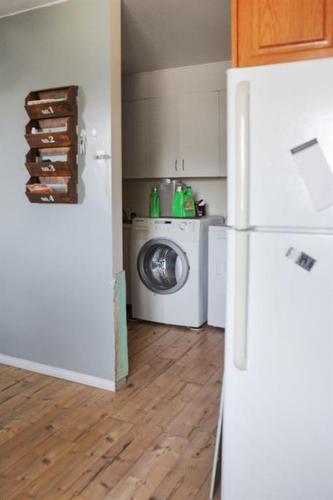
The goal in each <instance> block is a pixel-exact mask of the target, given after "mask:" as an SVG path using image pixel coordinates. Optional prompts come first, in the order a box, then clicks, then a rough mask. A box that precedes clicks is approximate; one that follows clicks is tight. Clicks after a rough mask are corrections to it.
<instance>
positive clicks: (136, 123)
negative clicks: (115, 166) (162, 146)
mask: <svg viewBox="0 0 333 500" xmlns="http://www.w3.org/2000/svg"><path fill="white" fill-rule="evenodd" d="M122 140H123V178H124V179H137V178H143V177H146V176H147V161H146V160H147V158H146V108H145V101H143V100H138V101H128V102H123V139H122Z"/></svg>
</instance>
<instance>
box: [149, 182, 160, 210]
mask: <svg viewBox="0 0 333 500" xmlns="http://www.w3.org/2000/svg"><path fill="white" fill-rule="evenodd" d="M149 215H150V217H160V216H161V202H160V195H159V192H158V189H157V186H154V187H152V188H151V193H150V204H149Z"/></svg>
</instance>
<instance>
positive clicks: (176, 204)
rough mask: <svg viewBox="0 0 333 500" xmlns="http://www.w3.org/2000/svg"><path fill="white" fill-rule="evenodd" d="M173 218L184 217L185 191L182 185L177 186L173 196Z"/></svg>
mask: <svg viewBox="0 0 333 500" xmlns="http://www.w3.org/2000/svg"><path fill="white" fill-rule="evenodd" d="M172 216H173V217H184V191H183V186H182V185H181V184H177V186H176V191H175V193H174V195H173V203H172Z"/></svg>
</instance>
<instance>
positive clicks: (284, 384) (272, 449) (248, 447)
mask: <svg viewBox="0 0 333 500" xmlns="http://www.w3.org/2000/svg"><path fill="white" fill-rule="evenodd" d="M243 238H245V239H246V238H247V240H248V242H247V243H246V242H245V243H244V241H242V239H243ZM239 245H241V246H242V248H245V249H246V248H247V253H248V257H247V264H246V266H245V269H247V271H246V273H247V276H246V279H247V281H248V289H247V294H246V295H247V297H246V301H245V305H246V323H245V330H244V331H242V329H240V330H238V331H236V330H235V327H234V325H235V317H237V314H238V308H239V307H240V309H242V308H243V304H242V303H239V297H238V293H237V288H238V284H237V281H238V280H239V279H240V277H239V276H238V277H237V274H235V268H236V267H237V262H236V260H237V258H238V259H239V257H237V255H238V256H239V255H241V257H242V258H243V252H242V251H241V252H239V251H238V249H237V246H239ZM228 256H229V257H228V297H227V300H228V302H227V328H226V351H225V378H224V385H225V387H224V389H225V395H224V420H223V460H222V462H223V463H222V499H223V500H296V499H302V500H331V499H332V498H333V474H332V467H333V257H332V256H333V236H328V235H327V236H318V235H305V234H293V233H255V232H253V233H246V232H242V233H241V236H239V234H238V235H237V234H236V232H235V231H229V232H228ZM235 256H236V257H235ZM241 260H242V259H241ZM242 279H244V277H243V278H242ZM241 301H242V299H241ZM235 337H236V338H235ZM239 343H240V346H242V345H246V349H245V350H243V351H242V350H241V351H240V352H243V353H245V358H246V359H245V363H244V364H241V365H239V361H240V359H239V356H238V355H235V354H236V353H235V349H237V348H238V349H239ZM237 346H238V347H237ZM241 361H242V358H241ZM243 361H244V360H243Z"/></svg>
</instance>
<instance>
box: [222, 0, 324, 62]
mask: <svg viewBox="0 0 333 500" xmlns="http://www.w3.org/2000/svg"><path fill="white" fill-rule="evenodd" d="M232 24H233V26H232V32H233V56H232V58H233V65H234V66H255V65H258V64H271V63H278V62H283V61H296V60H299V59H314V58H317V57H329V56H332V55H333V2H332V0H233V23H232Z"/></svg>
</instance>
